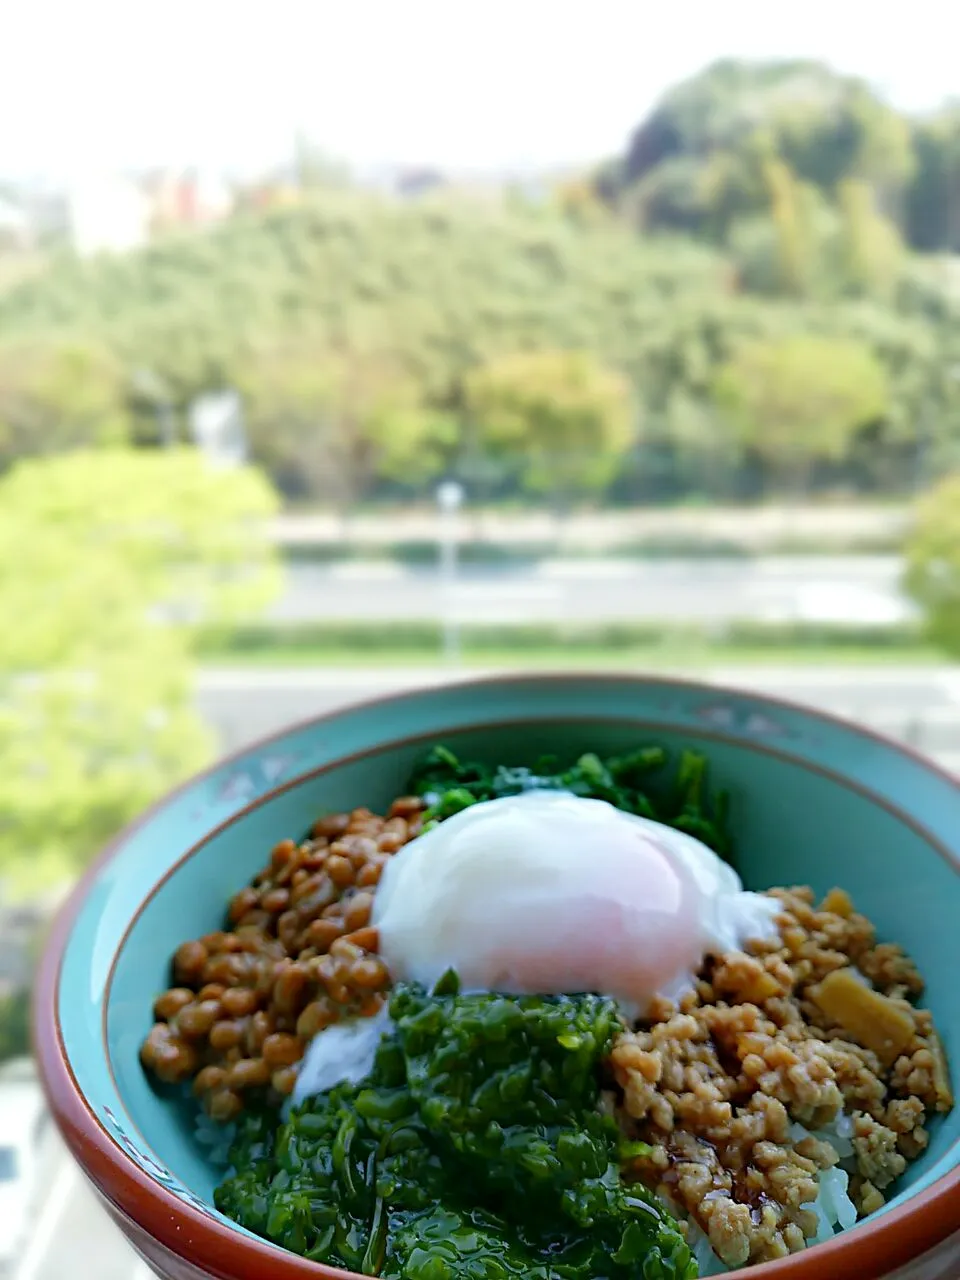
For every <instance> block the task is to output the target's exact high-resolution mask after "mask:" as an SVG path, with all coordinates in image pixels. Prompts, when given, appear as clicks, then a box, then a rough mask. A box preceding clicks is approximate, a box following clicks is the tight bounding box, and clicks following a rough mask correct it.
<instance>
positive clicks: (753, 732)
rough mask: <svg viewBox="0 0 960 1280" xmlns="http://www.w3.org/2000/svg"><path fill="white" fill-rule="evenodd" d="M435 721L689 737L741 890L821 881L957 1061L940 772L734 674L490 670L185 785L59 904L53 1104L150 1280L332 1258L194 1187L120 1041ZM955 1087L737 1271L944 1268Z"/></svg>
mask: <svg viewBox="0 0 960 1280" xmlns="http://www.w3.org/2000/svg"><path fill="white" fill-rule="evenodd" d="M437 741H443V742H446V743H448V744H450V745H451V746H453V748H454V749H455V750H458V751H460V752H462V753H466V754H469V755H476V756H478V757H480V758H484V757H485V758H488V759H489V760H491V761H493V760H508V761H512V762H516V763H523V762H530V761H532V760H533V759H535V758H536V757H537V756H538V755H540V754H541V753H543V752H545V751H549V752H552V753H556V754H559V755H561V756H570V757H573V756H575V755H576V754H577V753H579V752H581V751H583V750H585V749H593V750H597V751H599V752H601V753H612V752H616V751H619V750H622V749H626V748H629V747H630V746H633V745H636V744H638V743H642V742H649V741H655V742H658V743H662V744H664V745H666V746H668V747H673V748H680V747H683V746H691V747H694V748H697V749H702V750H704V751H706V752H707V753H708V754H709V757H710V760H711V763H712V769H713V775H714V779H715V781H716V782H717V784H719V785H720V786H723V787H725V788H727V789H728V790H729V791H730V793H731V797H732V806H733V807H732V824H733V829H734V833H735V837H736V840H737V847H738V856H739V860H740V864H741V867H742V870H743V873H744V878H745V880H746V882H747V884H748V885H749V886H750V887H754V888H763V887H765V886H768V885H771V884H796V883H803V884H811V885H813V887H814V888H815V889H816V890H818V891H824V892H825V891H826V890H827V889H829V888H830V887H831V886H832V885H834V884H840V885H842V886H843V887H845V888H846V889H847V890H849V892H850V893H851V894H852V895H853V898H854V900H855V902H856V904H857V906H858V907H859V908H860V909H861V910H863V911H864V912H865V913H866V914H867V915H868V916H869V917H870V918H871V919H872V920H873V921H874V922H875V923H876V925H877V927H878V929H879V931H880V933H881V935H882V936H883V937H886V938H887V939H890V940H895V941H898V942H901V943H902V944H903V945H904V946H906V947H907V949H908V950H909V951H910V952H911V953H912V954H913V956H914V957H915V959H916V960H917V962H918V964H919V966H920V969H921V972H922V973H923V974H924V975H925V977H926V979H927V982H928V989H927V997H926V999H927V1001H928V1003H929V1005H930V1006H931V1007H932V1009H933V1010H934V1013H935V1015H936V1018H937V1021H938V1026H939V1028H940V1030H941V1032H942V1034H943V1037H944V1040H945V1044H946V1049H947V1052H948V1054H951V1055H952V1061H953V1062H954V1063H956V1064H960V980H958V975H960V929H958V925H957V921H958V919H960V788H958V784H957V782H956V781H955V780H954V779H953V778H952V777H950V776H948V775H947V774H945V773H943V772H941V771H939V770H938V769H937V768H936V767H935V766H934V765H932V764H931V763H929V762H928V761H926V760H924V759H922V758H920V757H919V756H916V755H913V754H911V753H910V752H909V751H907V750H905V749H904V748H902V747H900V746H896V745H894V744H893V743H891V742H888V741H885V740H884V739H881V738H878V737H877V736H875V735H874V734H872V733H869V732H867V731H866V730H863V729H859V728H856V727H854V726H852V725H849V724H846V723H843V722H841V721H838V720H834V719H832V718H830V717H828V716H824V715H820V714H817V713H814V712H812V711H809V710H805V709H802V708H800V707H795V706H790V705H787V704H784V703H780V702H777V701H773V700H771V699H768V698H762V697H757V696H755V695H753V694H746V693H737V692H732V691H727V690H722V689H718V688H715V687H709V686H701V685H697V684H692V683H684V682H680V681H674V680H659V679H645V678H636V679H633V678H625V677H622V676H601V675H570V676H543V677H527V676H520V677H507V676H504V677H500V678H494V679H491V680H485V681H480V682H471V683H466V684H459V685H454V686H446V687H441V688H433V689H430V690H427V691H422V692H413V693H404V694H402V695H400V696H397V697H389V698H383V699H380V700H377V701H374V702H368V703H365V704H363V705H359V706H354V707H350V708H347V709H346V710H342V711H337V712H335V713H334V714H332V715H329V716H325V717H322V718H320V719H317V720H313V721H311V722H309V723H307V724H303V725H298V726H296V727H294V728H291V729H290V730H288V731H287V732H284V733H281V734H279V735H278V736H276V737H273V738H271V739H270V740H269V741H266V742H263V743H261V744H259V745H257V746H254V747H251V748H249V749H248V750H246V751H243V752H241V753H240V754H239V755H236V756H234V757H232V758H231V759H229V760H226V761H224V762H221V763H220V764H218V765H216V766H215V767H214V768H213V769H211V770H210V771H209V772H207V773H205V774H203V775H202V776H200V777H198V778H196V779H194V780H193V781H192V782H189V783H188V784H187V785H186V786H184V787H182V788H181V789H180V790H179V791H177V792H176V793H175V794H174V795H172V796H170V797H168V798H167V799H166V800H164V801H162V802H161V803H160V804H159V805H157V806H156V807H155V808H154V809H153V810H151V812H150V813H148V814H147V815H146V816H145V817H144V818H142V819H141V820H140V821H139V822H138V823H136V824H135V825H134V826H133V827H131V828H130V829H129V830H127V831H126V832H125V833H124V834H123V835H121V836H120V837H119V839H117V840H116V841H115V842H114V843H113V844H112V845H111V847H110V848H109V849H107V851H106V852H105V853H104V854H103V856H102V857H101V858H100V860H99V861H98V862H97V863H96V865H95V866H94V867H93V868H92V869H91V870H90V871H89V873H88V874H87V875H86V876H85V877H84V879H83V880H82V882H81V883H80V885H79V887H78V888H77V890H76V892H75V893H74V895H73V897H72V899H71V901H70V902H69V904H68V905H67V907H66V908H65V910H64V912H63V914H62V915H61V917H60V920H59V923H58V924H57V926H56V929H55V931H54V934H53V938H52V941H51V943H50V946H49V950H48V951H47V954H46V956H45V959H44V962H43V965H42V970H41V973H40V977H39V982H38V985H37V989H36V990H37V994H36V1008H35V1016H36V1044H37V1051H38V1055H39V1063H40V1068H41V1072H42V1076H43V1080H44V1084H45V1088H46V1091H47V1094H48V1097H49V1101H50V1105H51V1108H52V1111H53V1114H54V1116H55V1118H56V1120H57V1123H58V1125H59V1126H60V1128H61V1130H62V1132H63V1134H64V1137H65V1138H66V1141H67V1143H68V1145H69V1147H70V1149H71V1151H72V1152H73V1154H74V1156H75V1157H76V1159H77V1160H78V1162H79V1163H80V1165H81V1166H82V1168H83V1170H84V1172H85V1173H86V1175H87V1177H88V1178H89V1179H90V1181H91V1182H92V1183H93V1185H94V1186H95V1188H96V1189H97V1191H98V1192H99V1194H100V1196H101V1198H102V1199H103V1202H104V1204H105V1205H106V1207H107V1209H108V1211H109V1213H110V1214H111V1215H112V1217H113V1218H114V1220H115V1221H116V1222H117V1224H118V1225H119V1227H120V1229H121V1230H122V1231H123V1232H124V1233H125V1234H126V1235H127V1237H128V1238H129V1240H130V1242H131V1243H132V1245H133V1246H134V1248H135V1249H136V1250H137V1251H138V1252H139V1253H140V1255H141V1256H142V1257H143V1258H144V1259H146V1260H147V1261H148V1262H149V1264H150V1265H151V1266H152V1267H153V1268H154V1270H155V1271H156V1272H157V1273H158V1274H159V1275H160V1276H162V1277H165V1280H211V1278H212V1277H216V1278H217V1280H264V1277H266V1276H270V1278H271V1280H321V1277H324V1276H326V1277H331V1276H344V1275H345V1274H346V1273H344V1272H339V1271H334V1270H331V1269H329V1268H326V1267H323V1266H320V1265H318V1264H316V1263H311V1262H307V1261H305V1260H303V1259H300V1258H296V1257H294V1256H292V1255H290V1254H287V1253H284V1252H283V1251H281V1250H279V1249H276V1248H274V1247H273V1246H271V1245H268V1244H266V1243H264V1242H263V1241H261V1240H258V1239H256V1238H254V1237H253V1236H251V1235H248V1234H246V1233H245V1232H243V1231H241V1230H240V1229H239V1228H238V1227H236V1226H235V1225H234V1224H233V1223H231V1222H229V1221H227V1220H226V1219H224V1218H222V1217H221V1216H220V1215H218V1214H217V1212H216V1211H215V1210H214V1208H213V1207H212V1202H211V1200H212V1191H213V1186H214V1181H215V1175H214V1171H213V1170H212V1169H211V1168H210V1167H209V1166H208V1165H207V1164H206V1163H205V1161H204V1158H203V1151H202V1148H200V1147H199V1146H198V1145H197V1144H196V1142H195V1140H194V1138H193V1133H192V1126H191V1121H190V1117H189V1116H188V1115H187V1113H186V1112H185V1111H184V1112H180V1111H178V1110H177V1109H176V1107H174V1106H173V1105H171V1103H170V1102H169V1101H164V1100H162V1099H161V1098H160V1097H159V1096H158V1094H157V1093H155V1092H154V1090H153V1089H152V1088H151V1086H150V1084H149V1082H148V1081H147V1079H146V1077H145V1075H144V1073H143V1071H142V1070H141V1067H140V1063H139V1061H138V1049H139V1046H140V1043H141V1042H142V1040H143V1038H144V1036H145V1034H146V1032H147V1031H148V1029H149V1027H150V1024H151V1021H152V1019H151V1004H152V1000H153V997H154V995H155V994H156V993H157V992H158V991H159V990H161V989H163V988H164V987H165V986H166V985H168V964H169V959H170V956H171V954H172V952H173V951H174V949H175V948H176V946H177V945H178V944H179V943H180V942H181V941H182V940H184V939H186V938H193V937H197V936H199V935H202V934H203V933H206V932H209V931H211V930H213V929H215V928H217V927H219V926H220V923H221V920H222V912H223V909H224V905H225V903H226V901H227V899H228V897H229V896H230V895H231V894H232V893H233V892H234V891H235V890H236V889H238V888H239V887H240V886H242V885H243V884H244V883H245V882H246V881H247V879H248V878H249V877H251V876H252V875H253V874H254V873H255V872H256V871H257V870H258V869H259V867H260V866H261V865H262V863H263V859H264V855H265V853H266V851H267V850H269V848H270V847H271V846H272V845H273V844H274V843H275V842H276V840H277V839H279V838H281V837H283V836H288V835H292V836H299V835H300V834H301V833H302V832H304V831H305V830H307V828H308V827H309V825H310V823H311V822H312V821H313V820H314V819H315V817H316V816H317V815H318V813H320V812H322V811H324V810H339V809H345V808H350V807H351V806H355V805H360V804H365V805H369V806H370V807H371V808H374V809H375V808H377V806H378V805H383V804H386V803H387V802H389V800H390V799H391V798H392V797H393V796H394V795H396V794H397V793H398V792H400V791H401V790H402V789H403V785H404V782H405V779H406V778H407V775H408V772H409V770H410V768H411V765H412V764H413V762H414V761H415V759H416V758H417V757H418V756H419V755H420V753H421V752H422V751H423V750H424V749H425V748H426V747H428V746H429V745H430V744H432V743H434V742H437ZM958 1166H960V1106H958V1107H957V1109H956V1110H955V1111H954V1112H953V1113H952V1114H951V1115H949V1116H947V1117H945V1118H941V1119H938V1120H935V1121H934V1122H933V1125H932V1129H931V1142H930V1146H929V1149H928V1151H927V1152H926V1153H925V1154H924V1156H923V1157H922V1158H921V1159H920V1160H918V1161H917V1162H916V1163H915V1164H914V1165H913V1166H912V1167H911V1169H910V1171H909V1173H908V1175H907V1176H905V1178H904V1180H903V1185H902V1187H901V1188H900V1189H899V1194H897V1195H896V1196H895V1197H893V1198H892V1199H891V1200H890V1202H889V1203H888V1204H887V1206H886V1207H885V1208H884V1209H883V1210H882V1211H881V1212H880V1213H879V1214H877V1215H876V1216H874V1217H871V1218H870V1219H869V1220H868V1221H867V1222H865V1223H863V1224H861V1225H858V1226H857V1227H855V1228H854V1229H853V1230H851V1231H849V1232H846V1233H844V1234H843V1235H841V1236H839V1237H836V1238H835V1239H834V1240H833V1241H831V1242H830V1243H827V1244H823V1245H819V1246H817V1247H815V1248H813V1249H810V1250H808V1251H806V1252H804V1253H801V1254H799V1255H796V1256H794V1257H791V1258H787V1259H784V1260H782V1261H778V1262H775V1263H766V1264H763V1265H761V1266H757V1267H755V1268H752V1269H751V1270H750V1272H749V1274H750V1275H751V1277H752V1278H753V1280H813V1277H818V1278H830V1277H839V1276H844V1277H856V1280H880V1278H881V1277H884V1278H885V1280H907V1277H910V1278H911V1280H946V1278H947V1277H955V1276H957V1275H958V1274H960V1167H958Z"/></svg>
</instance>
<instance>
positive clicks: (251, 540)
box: [0, 449, 276, 885]
mask: <svg viewBox="0 0 960 1280" xmlns="http://www.w3.org/2000/svg"><path fill="white" fill-rule="evenodd" d="M274 509H275V500H274V497H273V494H272V492H271V490H270V489H269V487H268V486H267V485H266V484H265V482H264V481H263V480H262V479H261V477H260V476H259V475H258V474H257V473H255V472H252V471H238V472H218V471H215V470H213V469H212V468H211V467H210V465H209V464H208V463H207V462H206V460H205V459H204V458H203V457H202V456H200V455H198V454H196V453H195V452H194V451H193V450H188V449H176V450H170V451H167V452H164V453H153V452H134V451H132V450H117V449H105V450H102V451H99V452H93V451H91V452H78V453H74V454H67V455H62V456H59V457H55V458H44V459H34V460H31V461H25V462H21V463H19V464H18V465H17V466H16V467H14V468H13V469H12V470H11V471H10V472H8V473H7V475H6V476H5V477H4V478H3V479H2V480H0V606H2V608H3V610H4V611H5V616H6V617H7V618H8V619H10V620H11V624H12V623H13V620H14V619H15V620H16V623H15V625H8V626H7V627H5V628H4V631H3V635H2V638H0V758H2V759H3V761H4V769H3V774H2V779H0V876H8V877H10V878H11V879H13V880H15V881H19V882H21V883H26V882H30V883H31V884H33V885H36V884H38V883H42V882H47V881H51V880H55V879H57V878H58V877H60V876H62V875H63V874H64V873H65V872H66V871H68V870H70V869H71V868H75V867H77V866H78V865H82V864H83V862H85V861H86V860H87V859H88V858H89V857H90V855H91V854H93V853H94V852H95V851H96V849H97V846H98V845H99V844H101V843H102V842H103V841H104V840H105V839H107V838H108V837H109V836H110V835H112V834H113V833H114V832H115V831H116V830H117V828H118V827H119V826H121V825H122V824H123V823H124V822H125V821H126V820H128V819H129V818H131V817H132V816H133V815H134V814H136V813H137V812H138V811H139V810H141V809H142V808H143V807H144V806H145V805H146V804H147V803H149V802H150V801H151V800H153V799H154V798H155V797H156V796H157V795H158V794H160V793H161V792H162V791H164V790H165V789H167V788H168V787H169V786H170V785H172V784H173V783H175V782H177V781H179V780H180V779H181V778H183V777H184V776H186V775H188V774H189V773H190V772H191V771H192V770H193V769H195V768H196V767H197V766H198V765H200V764H201V763H203V762H204V761H205V760H206V758H207V756H208V754H209V751H210V749H211V745H212V744H211V743H210V740H209V738H208V735H207V733H206V731H205V730H204V729H203V727H202V725H201V723H200V721H199V720H198V718H197V716H196V714H195V712H194V710H193V707H192V687H191V672H192V658H191V645H192V643H193V640H194V637H195V636H196V634H197V632H198V629H199V628H200V626H201V624H209V623H211V622H213V621H216V620H218V619H219V620H221V621H225V620H227V619H230V618H233V619H234V620H236V619H239V618H243V617H245V616H247V615H248V612H249V610H250V609H252V608H255V607H257V606H259V605H260V604H262V603H263V602H264V601H265V600H267V599H268V598H269V596H270V594H271V593H272V590H273V588H274V585H275V582H276V570H275V566H274V564H273V560H272V554H271V553H270V552H269V550H268V548H267V545H266V541H265V538H264V533H263V528H262V523H263V520H264V518H265V517H266V516H268V515H269V514H271V513H272V512H273V510H274Z"/></svg>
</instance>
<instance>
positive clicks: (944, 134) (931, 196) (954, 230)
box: [906, 103, 960, 253]
mask: <svg viewBox="0 0 960 1280" xmlns="http://www.w3.org/2000/svg"><path fill="white" fill-rule="evenodd" d="M914 148H915V150H916V155H917V167H916V172H915V174H914V177H913V181H912V182H911V184H910V187H909V190H908V192H907V201H906V208H907V219H906V220H907V234H908V236H909V239H910V242H911V244H913V245H914V246H915V247H916V248H917V249H920V250H923V251H926V252H928V253H931V252H940V253H942V252H947V253H960V103H957V104H955V105H953V106H952V107H950V108H949V109H948V110H946V111H943V112H942V113H941V114H940V115H938V116H935V117H934V118H933V119H932V120H926V121H924V122H923V123H922V124H919V125H917V127H916V129H915V131H914Z"/></svg>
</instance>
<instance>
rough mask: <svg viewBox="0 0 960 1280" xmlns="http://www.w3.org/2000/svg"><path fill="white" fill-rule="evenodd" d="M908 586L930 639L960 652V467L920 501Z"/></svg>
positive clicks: (909, 549)
mask: <svg viewBox="0 0 960 1280" xmlns="http://www.w3.org/2000/svg"><path fill="white" fill-rule="evenodd" d="M903 582H904V588H905V590H906V592H907V594H908V595H909V596H910V597H911V598H912V599H913V600H914V601H915V602H916V603H917V604H918V605H919V606H920V609H921V610H922V613H923V616H924V620H925V623H926V629H927V632H928V634H929V636H930V638H931V640H932V641H933V642H934V643H935V644H937V645H939V646H940V647H941V648H942V649H943V650H944V652H945V653H947V654H949V655H951V656H952V657H956V655H957V654H960V472H956V473H954V474H952V475H949V476H947V477H946V478H945V479H943V480H941V481H940V483H939V484H937V485H936V486H935V487H934V488H933V489H931V490H930V492H929V493H927V494H926V495H925V497H923V498H922V499H921V500H920V502H919V503H918V505H917V508H916V512H915V515H914V520H913V523H912V525H911V527H910V533H909V535H908V537H907V543H906V548H905V569H904V578H903Z"/></svg>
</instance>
